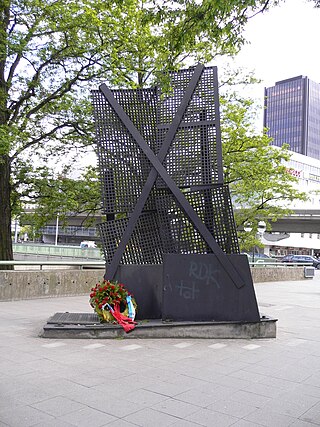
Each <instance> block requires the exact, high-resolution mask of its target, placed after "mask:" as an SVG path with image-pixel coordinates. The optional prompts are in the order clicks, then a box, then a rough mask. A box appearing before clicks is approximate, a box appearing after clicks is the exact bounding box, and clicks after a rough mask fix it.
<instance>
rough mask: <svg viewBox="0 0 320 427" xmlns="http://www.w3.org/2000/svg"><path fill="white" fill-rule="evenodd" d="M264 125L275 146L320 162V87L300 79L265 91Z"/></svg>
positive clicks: (277, 83)
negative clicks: (283, 147)
mask: <svg viewBox="0 0 320 427" xmlns="http://www.w3.org/2000/svg"><path fill="white" fill-rule="evenodd" d="M264 126H265V127H266V128H268V129H269V130H268V135H269V136H271V137H272V138H274V141H273V143H272V144H273V145H277V146H281V145H283V144H284V143H287V144H289V146H290V150H291V151H294V152H296V153H300V154H304V155H305V156H309V157H313V158H316V159H320V85H319V84H318V83H315V82H313V81H311V80H309V79H308V77H304V76H298V77H293V78H291V79H287V80H282V81H279V82H276V84H275V86H273V87H269V88H266V89H265V110H264Z"/></svg>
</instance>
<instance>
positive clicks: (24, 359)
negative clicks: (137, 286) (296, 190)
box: [0, 271, 320, 427]
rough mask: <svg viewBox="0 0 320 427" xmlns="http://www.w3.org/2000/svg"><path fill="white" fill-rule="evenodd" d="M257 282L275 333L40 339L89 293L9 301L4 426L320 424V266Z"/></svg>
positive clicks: (2, 354) (0, 343) (0, 345)
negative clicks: (308, 275) (299, 277)
mask: <svg viewBox="0 0 320 427" xmlns="http://www.w3.org/2000/svg"><path fill="white" fill-rule="evenodd" d="M315 273H316V275H315V278H314V279H312V280H303V281H292V282H272V283H271V282H270V283H268V282H266V283H259V284H256V285H255V290H256V295H257V300H258V305H259V307H260V309H261V311H262V312H263V313H266V312H267V314H268V315H270V316H271V317H272V318H275V319H278V322H277V337H276V338H266V339H222V338H219V339H202V338H198V339H191V338H185V337H182V338H178V339H177V338H175V339H171V338H168V339H165V340H163V339H152V338H150V339H142V338H134V339H132V340H130V341H127V340H123V339H121V338H120V339H114V340H111V339H109V340H105V339H92V340H91V339H72V340H70V339H64V338H63V339H54V338H50V339H48V338H40V337H39V333H40V332H41V331H42V329H43V325H44V324H45V322H46V321H47V319H49V318H50V317H51V316H52V315H53V314H54V313H57V312H67V311H69V312H74V313H76V312H77V313H85V312H89V311H90V306H89V303H88V297H86V296H78V297H65V298H48V299H37V300H26V301H12V302H0V426H9V427H18V426H19V427H21V426H23V427H25V426H26V427H28V426H39V427H47V426H48V427H50V426H52V427H70V426H87V425H90V427H91V426H93V427H94V426H114V427H133V426H147V427H149V426H152V427H161V426H176V427H177V426H178V427H179V426H182V427H188V426H218V427H221V426H231V425H232V426H237V427H250V426H270V427H276V426H280V427H282V426H299V427H303V426H309V427H311V426H313V427H314V426H316V425H320V271H316V272H315Z"/></svg>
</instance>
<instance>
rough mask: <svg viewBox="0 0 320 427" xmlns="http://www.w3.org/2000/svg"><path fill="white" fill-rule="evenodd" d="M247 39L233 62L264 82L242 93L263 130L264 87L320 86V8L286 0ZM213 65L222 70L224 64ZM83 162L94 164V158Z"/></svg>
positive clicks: (258, 20) (253, 23)
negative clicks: (303, 80) (306, 81)
mask: <svg viewBox="0 0 320 427" xmlns="http://www.w3.org/2000/svg"><path fill="white" fill-rule="evenodd" d="M244 36H245V38H246V40H247V42H248V43H247V44H246V45H245V46H244V47H243V48H242V49H241V52H240V53H239V54H238V55H237V57H236V58H235V60H234V61H233V62H234V66H235V67H244V68H245V69H247V70H248V71H252V70H254V71H255V76H256V77H257V78H259V79H260V80H261V83H260V84H256V85H253V86H252V87H250V88H248V87H246V88H245V93H243V95H244V96H245V97H250V98H253V99H254V100H255V102H256V104H257V105H260V106H261V108H260V113H259V114H258V115H257V120H256V122H255V123H254V126H255V128H256V130H257V131H261V130H262V128H263V99H264V88H265V87H269V86H274V84H275V82H277V81H280V80H284V79H288V78H291V77H295V76H300V75H304V76H307V77H309V78H310V79H311V80H314V81H315V82H317V83H320V9H315V8H314V3H313V2H308V1H307V0H286V1H284V2H283V3H282V4H281V5H279V6H275V7H273V8H271V9H270V10H269V11H267V12H265V13H263V14H261V13H260V14H258V15H256V16H254V17H253V18H252V19H250V20H249V22H248V24H247V26H246V29H245V33H244ZM221 61H222V63H223V62H224V61H225V60H224V59H222V60H221ZM213 65H218V69H219V67H220V66H221V63H220V61H219V62H218V63H217V64H214V62H213ZM219 75H220V72H219ZM242 90H243V89H242ZM84 162H85V163H86V164H87V163H88V164H92V158H91V157H90V156H89V157H87V158H86V161H84Z"/></svg>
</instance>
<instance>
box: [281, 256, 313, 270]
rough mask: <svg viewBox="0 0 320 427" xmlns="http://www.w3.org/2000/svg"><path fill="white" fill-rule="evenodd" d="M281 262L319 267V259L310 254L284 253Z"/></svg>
mask: <svg viewBox="0 0 320 427" xmlns="http://www.w3.org/2000/svg"><path fill="white" fill-rule="evenodd" d="M281 262H288V263H297V264H298V263H300V264H310V263H312V266H313V267H315V268H316V269H318V270H319V269H320V260H319V259H317V258H315V257H313V256H311V255H286V256H285V257H283V258H282V259H281Z"/></svg>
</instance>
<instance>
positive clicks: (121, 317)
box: [89, 280, 137, 332]
mask: <svg viewBox="0 0 320 427" xmlns="http://www.w3.org/2000/svg"><path fill="white" fill-rule="evenodd" d="M89 303H90V305H91V307H92V308H93V309H94V311H95V312H96V313H97V315H98V317H99V319H100V321H101V322H109V323H115V322H117V323H119V325H121V326H122V327H123V329H124V330H125V331H126V332H129V331H130V330H132V329H133V328H134V327H135V325H136V322H135V321H134V319H135V314H136V311H137V303H136V301H135V299H134V297H133V295H132V294H131V293H130V292H129V291H128V290H127V289H126V288H125V286H124V285H123V284H122V283H118V282H117V281H109V280H103V281H102V282H101V283H100V282H98V283H97V284H96V286H95V287H94V288H91V293H90V300H89Z"/></svg>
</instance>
